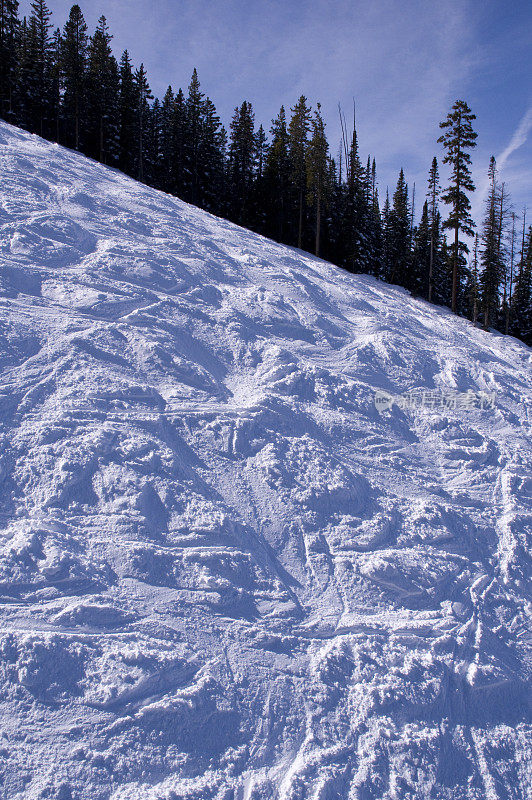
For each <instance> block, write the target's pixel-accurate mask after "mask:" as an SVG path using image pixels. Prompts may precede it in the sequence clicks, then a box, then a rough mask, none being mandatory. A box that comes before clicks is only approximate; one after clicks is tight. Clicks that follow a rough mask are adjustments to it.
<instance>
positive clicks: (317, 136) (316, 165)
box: [307, 103, 329, 256]
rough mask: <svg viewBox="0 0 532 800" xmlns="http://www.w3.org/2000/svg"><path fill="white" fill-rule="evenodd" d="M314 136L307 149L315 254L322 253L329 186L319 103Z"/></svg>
mask: <svg viewBox="0 0 532 800" xmlns="http://www.w3.org/2000/svg"><path fill="white" fill-rule="evenodd" d="M311 125H312V137H311V139H310V142H309V144H308V150H307V189H308V202H309V204H310V205H311V206H313V207H314V209H315V212H316V227H315V232H316V236H315V250H314V252H315V254H316V255H317V256H319V254H320V241H321V226H322V212H323V206H325V205H326V203H327V199H328V194H329V186H328V173H329V169H328V167H329V159H328V150H329V145H328V143H327V138H326V136H325V124H324V122H323V117H322V114H321V106H320V104H319V103H318V105H317V109H316V111H315V112H314V115H313V117H312V122H311Z"/></svg>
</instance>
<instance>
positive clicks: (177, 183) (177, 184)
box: [169, 89, 187, 199]
mask: <svg viewBox="0 0 532 800" xmlns="http://www.w3.org/2000/svg"><path fill="white" fill-rule="evenodd" d="M186 134H187V119H186V100H185V95H184V93H183V90H182V89H179V91H178V93H177V94H176V96H175V101H174V104H173V113H172V118H171V140H172V142H171V152H170V156H171V162H170V169H169V180H170V187H171V188H170V191H172V192H174V194H176V195H177V196H178V197H181V198H183V199H185V150H186V142H185V138H186Z"/></svg>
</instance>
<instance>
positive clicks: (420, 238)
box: [408, 201, 432, 298]
mask: <svg viewBox="0 0 532 800" xmlns="http://www.w3.org/2000/svg"><path fill="white" fill-rule="evenodd" d="M431 244H432V240H431V224H430V215H429V206H428V203H427V201H425V203H424V204H423V211H422V212H421V220H420V223H419V225H418V227H417V228H416V230H415V232H414V248H413V253H412V266H411V270H410V279H409V286H408V288H409V289H410V291H411V292H412V294H414V295H419V296H420V297H425V298H426V297H428V292H429V274H430V267H431Z"/></svg>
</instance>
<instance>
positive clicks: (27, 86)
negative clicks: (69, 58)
mask: <svg viewBox="0 0 532 800" xmlns="http://www.w3.org/2000/svg"><path fill="white" fill-rule="evenodd" d="M31 9H32V13H31V15H30V19H29V25H28V30H27V37H28V40H27V43H26V56H27V64H26V68H25V69H24V75H23V80H24V93H25V95H26V98H27V100H26V102H27V106H26V119H25V124H26V127H27V128H28V129H29V130H31V131H32V132H34V133H38V134H39V136H47V135H49V133H50V129H51V128H52V124H51V123H52V119H51V117H52V113H53V94H52V91H53V83H52V69H53V67H52V52H53V51H52V39H51V36H50V30H51V27H52V25H51V23H50V18H51V13H50V10H49V8H48V7H47V5H46V3H45V2H44V0H34V2H33V3H32V4H31Z"/></svg>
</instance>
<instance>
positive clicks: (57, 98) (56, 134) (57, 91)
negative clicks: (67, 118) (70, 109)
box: [50, 28, 63, 142]
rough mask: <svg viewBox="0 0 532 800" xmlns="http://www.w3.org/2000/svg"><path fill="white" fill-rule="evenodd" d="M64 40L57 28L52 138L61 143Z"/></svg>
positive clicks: (52, 80)
mask: <svg viewBox="0 0 532 800" xmlns="http://www.w3.org/2000/svg"><path fill="white" fill-rule="evenodd" d="M62 47H63V38H62V36H61V30H60V29H59V28H56V29H55V31H54V33H53V35H52V45H51V55H50V60H51V68H50V138H51V139H53V140H54V141H56V142H59V141H61V139H62V137H61V99H62V98H61V52H62Z"/></svg>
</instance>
